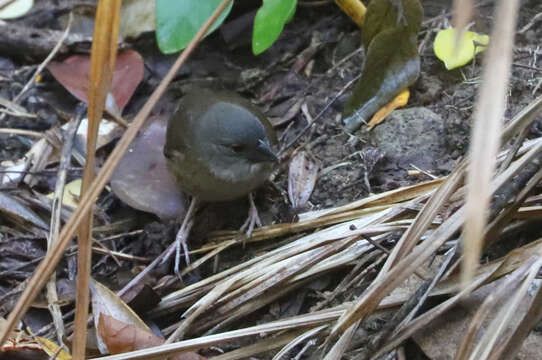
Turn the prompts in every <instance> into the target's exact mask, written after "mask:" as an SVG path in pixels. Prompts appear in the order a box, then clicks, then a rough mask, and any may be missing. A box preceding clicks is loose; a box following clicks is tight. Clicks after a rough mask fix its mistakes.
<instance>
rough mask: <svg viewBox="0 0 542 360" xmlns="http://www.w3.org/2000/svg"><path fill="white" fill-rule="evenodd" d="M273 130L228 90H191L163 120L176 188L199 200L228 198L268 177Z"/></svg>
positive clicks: (274, 141)
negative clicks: (166, 125) (165, 126)
mask: <svg viewBox="0 0 542 360" xmlns="http://www.w3.org/2000/svg"><path fill="white" fill-rule="evenodd" d="M276 145H277V138H276V135H275V132H274V130H273V128H272V126H271V124H270V123H269V121H268V120H267V119H266V117H265V115H263V114H262V113H261V112H260V111H259V110H258V109H257V108H256V107H255V106H254V105H252V104H251V103H250V102H249V101H247V100H245V99H243V98H241V97H240V96H239V95H237V94H235V93H231V92H214V91H211V90H208V89H197V90H194V91H192V92H190V93H188V94H186V95H185V96H184V97H183V98H182V100H181V101H180V103H179V107H178V108H177V110H176V111H175V113H174V114H173V116H172V117H171V118H170V119H169V123H168V128H167V133H166V145H165V147H164V155H165V156H166V158H167V159H168V168H169V170H170V172H171V173H172V174H174V176H175V179H176V181H177V183H178V184H179V186H180V187H181V189H182V190H183V191H185V192H187V193H189V194H190V195H192V196H195V197H197V198H198V199H199V200H203V201H211V202H215V201H226V200H233V199H236V198H239V197H242V196H244V195H247V194H249V193H250V192H251V191H252V190H254V189H256V188H257V187H259V186H260V185H261V184H262V183H263V182H265V180H267V178H268V177H269V175H270V173H271V171H272V169H273V164H274V163H275V162H276V161H277V156H276V155H275V153H274V152H273V149H272V147H273V146H276Z"/></svg>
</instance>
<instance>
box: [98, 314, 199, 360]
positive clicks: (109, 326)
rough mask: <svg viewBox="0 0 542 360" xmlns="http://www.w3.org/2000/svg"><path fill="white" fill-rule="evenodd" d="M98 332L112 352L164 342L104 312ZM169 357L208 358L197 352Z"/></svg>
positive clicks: (120, 352) (137, 348)
mask: <svg viewBox="0 0 542 360" xmlns="http://www.w3.org/2000/svg"><path fill="white" fill-rule="evenodd" d="M98 332H99V333H100V336H101V337H102V339H103V340H104V342H105V343H106V345H107V348H108V349H109V352H110V353H111V354H122V353H125V352H128V351H134V350H139V349H144V348H148V347H151V346H157V345H160V344H162V343H163V342H164V339H163V338H161V337H159V336H156V335H154V334H151V333H150V332H148V331H145V330H143V329H139V328H137V327H135V326H134V325H130V324H126V323H125V322H122V321H119V320H117V319H115V318H113V317H111V316H108V315H104V314H101V315H100V320H99V321H98ZM169 359H170V360H206V359H207V358H205V357H203V356H201V355H199V354H197V353H195V352H185V353H182V354H177V355H175V356H171V357H169Z"/></svg>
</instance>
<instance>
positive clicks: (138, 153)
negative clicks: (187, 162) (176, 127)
mask: <svg viewBox="0 0 542 360" xmlns="http://www.w3.org/2000/svg"><path fill="white" fill-rule="evenodd" d="M166 126H167V121H166V119H164V118H150V119H149V120H148V123H147V126H146V127H145V129H144V130H142V132H140V134H139V135H138V137H137V138H135V140H134V141H133V142H132V146H131V147H130V149H128V151H127V152H126V154H124V157H123V158H122V159H121V160H120V161H119V164H118V166H117V168H116V169H115V172H114V173H113V176H112V177H111V189H112V190H113V192H114V193H115V194H116V195H117V196H118V197H119V198H120V199H121V200H122V201H124V202H125V203H126V204H128V205H130V206H131V207H134V208H136V209H138V210H142V211H147V212H151V213H154V214H156V215H157V216H158V217H160V218H161V219H174V218H177V217H179V216H181V215H182V214H183V213H184V212H185V211H186V208H185V207H186V201H185V197H184V195H183V193H182V192H181V191H180V190H179V188H178V187H177V185H176V184H175V180H174V179H173V177H172V175H171V174H170V173H169V171H168V169H167V165H166V158H165V157H164V155H163V152H162V149H163V147H164V143H165V141H166Z"/></svg>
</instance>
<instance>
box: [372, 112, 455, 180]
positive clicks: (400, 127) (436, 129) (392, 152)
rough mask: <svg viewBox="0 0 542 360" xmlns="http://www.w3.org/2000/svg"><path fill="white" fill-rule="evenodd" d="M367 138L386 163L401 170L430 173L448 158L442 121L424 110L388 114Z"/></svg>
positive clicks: (437, 116)
mask: <svg viewBox="0 0 542 360" xmlns="http://www.w3.org/2000/svg"><path fill="white" fill-rule="evenodd" d="M368 136H369V138H370V142H371V143H372V144H374V145H375V146H376V147H377V148H378V149H379V150H381V151H384V152H385V153H386V159H387V160H388V161H391V162H393V163H394V164H395V165H397V166H399V167H402V168H406V169H410V168H412V165H415V166H417V167H420V168H421V169H424V170H430V169H434V168H437V167H438V166H439V165H440V164H442V163H445V162H446V161H448V159H449V155H448V151H447V149H446V132H445V127H444V120H443V119H442V118H441V117H440V116H439V115H437V114H435V113H434V112H432V111H431V110H429V109H427V108H424V107H416V108H410V109H404V110H396V111H394V112H392V113H391V114H390V115H389V116H388V118H387V119H386V120H385V121H384V122H383V123H381V124H379V125H378V126H376V127H375V128H374V129H373V130H372V131H371V132H370V133H369V135H368ZM411 164H412V165H411Z"/></svg>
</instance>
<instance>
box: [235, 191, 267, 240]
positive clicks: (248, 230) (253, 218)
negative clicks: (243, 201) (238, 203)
mask: <svg viewBox="0 0 542 360" xmlns="http://www.w3.org/2000/svg"><path fill="white" fill-rule="evenodd" d="M248 202H249V209H248V217H247V220H246V221H245V223H244V224H243V226H241V228H240V229H239V231H241V232H244V233H245V235H246V237H247V238H249V237H250V235H252V231H254V227H256V226H258V227H261V226H262V221H261V220H260V216H259V215H258V209H257V208H256V204H255V203H254V196H253V195H252V193H250V194H248Z"/></svg>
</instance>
